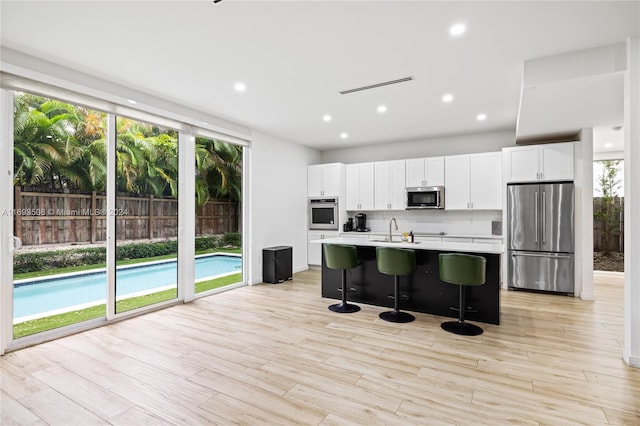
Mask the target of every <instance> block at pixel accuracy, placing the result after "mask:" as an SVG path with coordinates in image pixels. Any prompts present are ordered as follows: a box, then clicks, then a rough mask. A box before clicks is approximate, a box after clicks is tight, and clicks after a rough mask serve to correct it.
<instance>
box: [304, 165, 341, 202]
mask: <svg viewBox="0 0 640 426" xmlns="http://www.w3.org/2000/svg"><path fill="white" fill-rule="evenodd" d="M344 173H345V172H344V164H341V163H331V164H315V165H312V166H308V167H307V196H309V197H339V196H341V195H342V194H343V192H344V189H343V185H344Z"/></svg>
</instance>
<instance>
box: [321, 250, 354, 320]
mask: <svg viewBox="0 0 640 426" xmlns="http://www.w3.org/2000/svg"><path fill="white" fill-rule="evenodd" d="M322 250H323V251H324V261H325V265H327V268H330V269H341V270H342V286H341V288H340V289H339V291H341V292H342V302H341V303H336V304H334V305H331V306H329V310H331V311H333V312H338V313H341V314H348V313H352V312H358V311H359V310H360V306H357V305H352V304H350V303H347V269H352V268H355V267H356V266H358V265H359V264H360V262H359V261H358V253H357V250H356V246H350V245H344V244H323V245H322ZM349 290H351V291H355V289H349Z"/></svg>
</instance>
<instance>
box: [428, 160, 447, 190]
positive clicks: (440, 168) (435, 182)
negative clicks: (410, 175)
mask: <svg viewBox="0 0 640 426" xmlns="http://www.w3.org/2000/svg"><path fill="white" fill-rule="evenodd" d="M424 180H425V185H426V186H443V185H444V157H429V158H425V159H424Z"/></svg>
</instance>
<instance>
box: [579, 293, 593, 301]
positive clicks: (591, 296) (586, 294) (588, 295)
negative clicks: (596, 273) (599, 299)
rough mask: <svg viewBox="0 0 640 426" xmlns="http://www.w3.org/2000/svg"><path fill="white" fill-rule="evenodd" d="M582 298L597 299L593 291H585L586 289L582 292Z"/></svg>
mask: <svg viewBox="0 0 640 426" xmlns="http://www.w3.org/2000/svg"><path fill="white" fill-rule="evenodd" d="M580 299H582V300H595V298H594V296H593V293H585V292H584V291H581V292H580Z"/></svg>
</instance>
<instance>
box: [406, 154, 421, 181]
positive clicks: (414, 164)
mask: <svg viewBox="0 0 640 426" xmlns="http://www.w3.org/2000/svg"><path fill="white" fill-rule="evenodd" d="M405 166H406V182H407V187H408V188H410V187H417V186H424V158H412V159H410V160H405Z"/></svg>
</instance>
